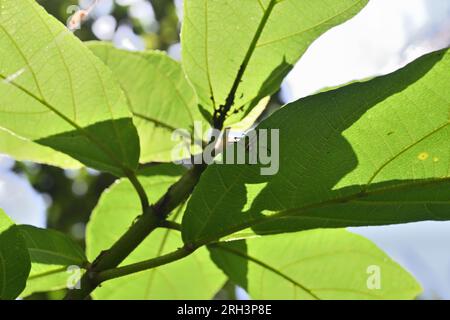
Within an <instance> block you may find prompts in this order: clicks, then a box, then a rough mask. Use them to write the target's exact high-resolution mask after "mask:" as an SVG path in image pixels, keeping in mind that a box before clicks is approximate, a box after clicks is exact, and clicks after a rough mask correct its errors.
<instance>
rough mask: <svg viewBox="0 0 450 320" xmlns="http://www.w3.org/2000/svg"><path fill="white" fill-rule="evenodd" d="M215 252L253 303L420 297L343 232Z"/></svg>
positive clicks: (396, 270)
mask: <svg viewBox="0 0 450 320" xmlns="http://www.w3.org/2000/svg"><path fill="white" fill-rule="evenodd" d="M245 242H246V245H245ZM210 250H211V254H212V257H213V258H214V260H215V261H216V263H217V264H218V265H219V266H220V267H221V268H222V269H223V270H224V271H225V272H226V273H227V274H228V275H229V276H230V278H231V279H233V280H234V281H235V282H236V283H237V284H238V285H240V286H242V287H243V288H245V289H246V290H247V291H248V292H249V294H250V296H251V297H252V298H253V299H300V300H303V299H327V300H329V299H339V300H341V299H356V300H361V299H371V300H372V299H414V298H415V297H416V296H417V295H418V294H419V293H420V292H421V288H420V285H419V284H418V283H417V282H416V281H415V280H414V278H413V277H412V276H411V275H410V274H409V273H408V272H406V271H405V270H403V269H402V268H401V267H400V266H399V265H398V264H397V263H395V262H394V261H393V260H391V259H390V258H389V257H388V256H387V255H386V254H385V253H383V252H382V251H381V250H380V249H378V248H377V247H376V246H375V245H374V244H373V243H371V242H370V241H369V240H367V239H365V238H363V237H361V236H358V235H355V234H352V233H350V232H347V231H344V230H313V231H306V232H301V233H293V234H283V235H275V236H265V237H259V238H254V239H248V240H246V241H243V240H240V241H237V242H229V243H223V244H220V246H214V247H211V248H210ZM243 272H244V274H242V273H243Z"/></svg>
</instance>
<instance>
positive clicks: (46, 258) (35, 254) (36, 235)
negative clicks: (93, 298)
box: [17, 225, 87, 296]
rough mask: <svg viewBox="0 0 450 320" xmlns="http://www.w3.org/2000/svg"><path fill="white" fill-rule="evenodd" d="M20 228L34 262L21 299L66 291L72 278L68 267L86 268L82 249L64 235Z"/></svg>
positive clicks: (25, 226) (52, 231) (37, 229)
mask: <svg viewBox="0 0 450 320" xmlns="http://www.w3.org/2000/svg"><path fill="white" fill-rule="evenodd" d="M17 229H18V230H19V231H20V233H21V234H22V236H23V238H24V239H25V242H26V245H27V248H28V252H29V254H30V258H31V263H32V264H31V272H30V276H29V278H28V281H27V286H26V288H25V290H24V292H22V294H21V296H27V295H30V294H31V293H33V292H42V291H51V290H57V289H62V288H66V286H67V284H68V280H69V277H70V273H68V267H77V268H80V270H81V269H82V268H84V267H85V266H86V263H87V259H86V256H85V254H84V252H83V250H82V249H81V248H80V247H79V246H78V245H77V244H76V243H75V242H74V241H73V240H71V239H70V238H69V237H67V236H66V235H64V234H63V233H60V232H58V231H54V230H47V229H39V228H36V227H33V226H27V225H21V226H18V227H17ZM80 274H81V272H80Z"/></svg>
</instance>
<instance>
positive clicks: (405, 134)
mask: <svg viewBox="0 0 450 320" xmlns="http://www.w3.org/2000/svg"><path fill="white" fill-rule="evenodd" d="M449 68H450V52H449V51H439V52H436V53H432V54H430V55H427V56H425V57H422V58H421V59H419V60H418V61H416V62H414V63H412V64H411V65H409V66H407V67H405V68H404V69H402V70H399V71H397V72H395V73H393V74H391V75H387V76H384V77H380V78H377V79H374V80H371V81H368V82H365V83H355V84H352V85H349V86H347V87H344V88H341V89H338V90H335V91H329V92H325V93H321V94H318V95H315V96H311V97H307V98H305V99H301V100H299V101H298V102H295V103H293V104H290V105H288V106H286V107H284V108H282V109H281V110H279V111H277V112H276V113H275V114H274V115H273V116H271V117H270V118H269V119H267V120H266V121H264V122H263V123H262V124H261V125H260V126H259V129H263V128H269V129H270V128H274V129H279V130H280V131H279V136H280V139H279V149H280V150H279V151H280V152H279V171H278V173H277V174H275V175H272V176H262V175H261V172H260V169H261V167H262V166H260V165H213V166H211V167H209V168H208V169H207V170H206V172H205V173H204V175H203V176H202V178H201V180H200V183H199V185H198V186H197V188H196V190H195V191H194V194H193V196H192V197H191V200H190V202H189V204H188V207H187V212H186V214H185V216H184V220H183V233H184V240H185V241H186V242H200V243H203V242H205V241H209V240H211V239H217V238H218V237H220V236H224V235H227V234H230V233H232V232H235V231H239V230H242V229H244V228H246V227H249V226H252V225H254V227H253V230H254V231H256V232H257V233H260V234H264V233H277V232H287V231H298V230H304V229H310V228H320V227H329V228H333V227H343V226H361V225H382V224H394V223H404V222H412V221H420V220H447V219H450V210H449V209H450V194H449V193H448V192H447V191H446V190H447V189H448V188H449V186H450V175H449V163H450V158H449V157H450V153H449V147H450V140H449V136H450V126H449V123H450V122H449V106H450V91H449V90H447V87H446V86H447V84H448V83H450V73H449V72H448V70H449ZM271 148H272V150H275V145H273V144H272V145H271ZM263 167H266V166H263Z"/></svg>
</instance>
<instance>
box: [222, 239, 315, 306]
mask: <svg viewBox="0 0 450 320" xmlns="http://www.w3.org/2000/svg"><path fill="white" fill-rule="evenodd" d="M215 247H216V248H218V249H220V250H223V251H227V252H228V253H231V254H234V255H236V256H238V257H241V258H244V259H246V260H249V261H251V262H253V263H255V264H257V265H259V266H260V267H262V268H263V269H265V270H268V271H270V272H272V273H274V274H275V275H277V276H279V277H281V278H283V279H285V280H286V281H288V282H290V283H292V284H293V285H295V286H296V287H298V288H300V289H301V290H303V291H304V292H306V293H307V294H308V295H310V296H311V297H313V298H314V299H316V300H320V298H319V297H318V296H316V295H315V294H314V293H313V292H312V291H311V290H310V289H309V288H307V287H306V286H304V285H302V284H300V283H299V282H297V281H296V280H294V279H292V278H291V277H289V276H288V275H287V274H284V273H283V272H281V271H280V270H278V269H277V268H274V267H272V266H270V265H268V264H267V263H265V262H263V261H261V260H259V259H257V258H255V257H252V256H250V255H249V254H248V253H244V252H241V251H239V250H235V249H232V248H228V247H224V246H221V245H220V244H216V245H215Z"/></svg>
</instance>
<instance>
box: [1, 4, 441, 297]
mask: <svg viewBox="0 0 450 320" xmlns="http://www.w3.org/2000/svg"><path fill="white" fill-rule="evenodd" d="M113 2H114V1H113V0H102V1H100V3H101V5H100V6H99V7H98V8H96V10H95V11H94V18H95V20H96V21H95V23H94V24H93V26H92V28H93V32H94V34H95V35H96V36H97V37H98V38H99V39H102V40H111V41H113V42H114V43H115V45H116V46H118V47H120V48H124V49H129V50H142V49H143V46H144V42H143V41H142V39H140V37H139V36H137V35H136V34H134V33H133V30H132V29H131V28H130V27H129V26H127V25H119V23H118V22H117V21H116V20H115V19H114V18H113V17H112V16H110V15H109V13H110V12H111V9H112V5H113ZM116 2H117V3H120V4H122V5H129V6H130V7H129V13H130V15H132V16H134V17H135V18H137V19H142V20H143V24H145V26H146V28H149V30H152V28H157V27H158V26H157V25H156V24H155V19H154V11H153V8H152V7H151V5H150V3H149V2H148V1H147V0H116ZM176 3H177V4H178V9H179V10H178V12H182V11H181V10H180V3H181V1H179V0H176ZM80 4H81V5H85V6H86V5H89V1H88V0H80ZM449 45H450V0H370V2H369V4H368V5H367V7H366V8H364V9H363V10H362V11H361V12H360V13H359V14H358V15H357V16H356V17H354V18H353V19H351V20H349V21H348V22H346V23H344V24H343V25H341V26H338V27H335V28H333V29H332V30H330V31H329V32H327V33H325V34H324V35H323V36H321V37H320V38H319V39H318V40H317V41H316V42H314V43H313V44H312V45H311V47H310V48H309V50H308V51H307V52H306V53H305V55H304V56H303V57H302V59H301V60H300V61H299V62H298V63H297V65H296V66H295V68H294V69H293V71H292V72H291V73H290V74H289V75H288V77H287V78H286V80H285V82H284V84H283V88H282V92H281V96H282V99H283V100H284V101H285V102H286V103H287V102H290V101H294V100H297V99H299V98H301V97H304V96H307V95H310V94H313V93H314V92H317V91H319V90H321V89H323V88H326V87H334V86H338V85H343V84H345V83H348V82H350V81H354V80H361V79H366V78H370V77H373V76H377V75H382V74H386V73H390V72H392V71H395V70H396V69H398V68H400V67H402V66H404V65H405V64H407V63H409V62H411V61H412V60H414V59H416V58H417V57H419V56H420V55H423V54H425V53H427V52H430V51H433V50H437V49H440V48H444V47H447V46H449ZM171 55H173V56H174V57H176V58H179V57H180V54H179V45H177V44H176V45H174V46H173V48H171ZM13 164H14V162H13V160H11V159H9V158H7V157H3V156H0V208H2V209H4V210H5V212H6V213H7V214H8V215H10V216H11V217H12V218H13V219H14V220H15V221H16V222H17V223H24V224H32V225H36V226H40V227H44V226H45V225H46V223H45V220H46V213H45V212H46V202H45V196H44V195H40V194H38V193H37V192H36V191H35V190H33V188H32V187H31V185H30V183H29V182H28V181H27V179H26V178H25V177H22V176H20V175H17V174H16V173H14V172H12V171H11V168H12V166H13ZM351 230H352V231H354V232H357V233H360V234H362V235H364V236H366V237H367V238H369V239H371V240H372V241H374V242H375V243H376V244H377V245H378V246H380V247H381V248H382V249H383V250H385V251H386V252H387V253H388V254H389V255H390V256H391V257H392V258H393V259H394V260H396V261H397V262H399V263H400V264H402V265H403V266H404V267H405V268H407V269H408V270H409V271H410V272H411V273H413V275H414V276H415V277H416V278H417V279H418V280H419V281H420V282H421V284H422V287H423V288H424V294H423V296H422V297H423V298H425V299H432V298H440V299H450V249H449V248H448V244H449V243H450V222H449V223H443V222H421V223H413V224H407V225H400V226H385V227H370V228H352V229H351Z"/></svg>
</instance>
